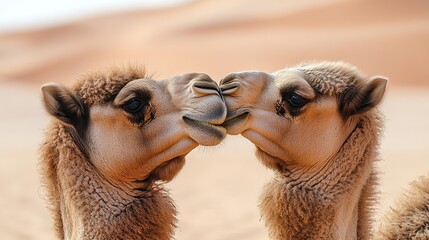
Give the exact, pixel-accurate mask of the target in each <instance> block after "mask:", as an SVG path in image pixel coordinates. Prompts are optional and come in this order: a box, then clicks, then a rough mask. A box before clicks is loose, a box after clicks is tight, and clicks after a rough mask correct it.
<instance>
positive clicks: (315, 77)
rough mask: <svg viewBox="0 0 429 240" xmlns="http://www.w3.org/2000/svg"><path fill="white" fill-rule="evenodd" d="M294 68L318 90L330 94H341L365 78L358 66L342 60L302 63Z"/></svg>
mask: <svg viewBox="0 0 429 240" xmlns="http://www.w3.org/2000/svg"><path fill="white" fill-rule="evenodd" d="M294 69H296V70H299V71H301V72H302V73H303V74H304V78H305V80H306V81H307V82H308V83H309V84H310V85H311V87H312V88H313V89H314V90H315V91H316V92H318V93H320V94H323V95H328V96H331V95H339V94H341V93H342V92H344V91H345V90H346V89H348V88H350V87H352V86H354V85H356V84H357V83H358V82H360V81H363V79H364V76H363V74H362V73H361V72H359V70H357V68H355V67H354V66H351V65H349V64H346V63H342V62H322V63H317V64H308V65H301V66H298V67H296V68H294Z"/></svg>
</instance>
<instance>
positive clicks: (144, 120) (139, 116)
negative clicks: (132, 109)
mask: <svg viewBox="0 0 429 240" xmlns="http://www.w3.org/2000/svg"><path fill="white" fill-rule="evenodd" d="M155 114H156V109H155V108H154V107H153V106H152V105H150V104H149V105H147V106H146V107H145V109H144V111H141V112H138V113H136V114H131V115H130V120H131V122H133V123H134V124H136V125H137V126H139V127H142V126H144V125H146V124H148V123H150V122H151V121H153V120H154V119H155V118H156V116H155Z"/></svg>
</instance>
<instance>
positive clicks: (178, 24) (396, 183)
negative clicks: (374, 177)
mask: <svg viewBox="0 0 429 240" xmlns="http://www.w3.org/2000/svg"><path fill="white" fill-rule="evenodd" d="M313 60H344V61H347V62H350V63H352V64H354V65H356V66H358V67H359V68H360V69H362V70H363V71H364V72H366V73H368V74H369V75H376V74H378V75H384V76H387V77H388V78H389V79H390V82H389V85H388V92H387V97H386V99H385V100H384V102H383V104H382V107H381V108H382V111H383V112H384V114H385V119H386V130H385V134H384V137H383V142H382V146H381V153H382V160H381V161H380V162H379V164H378V165H379V168H380V171H381V172H382V175H381V182H380V188H379V189H380V193H381V194H380V204H379V211H378V212H377V217H378V218H379V217H380V216H381V215H382V213H383V212H384V211H386V210H387V209H388V208H389V206H390V205H391V204H392V203H393V202H394V201H395V199H397V198H398V196H400V194H401V192H402V191H403V190H404V189H405V188H406V187H407V185H408V183H409V182H410V181H412V180H413V179H415V178H416V177H418V176H420V175H423V174H426V173H429V138H428V136H429V124H428V123H429V68H428V67H427V64H428V62H429V3H428V2H427V1H399V0H393V1H387V0H380V1H357V0H348V1H339V0H326V1H322V0H317V1H309V0H304V1H291V0H290V1H272V2H271V3H268V2H267V1H262V0H240V1H227V0H217V1H214V0H211V1H196V2H190V3H186V4H184V5H181V6H176V7H172V8H164V9H157V10H139V11H134V12H126V13H118V14H110V15H105V16H97V17H93V18H89V19H82V20H80V21H78V22H72V23H68V24H64V25H60V26H56V27H51V28H48V29H40V30H32V31H26V32H15V33H8V34H3V35H0V101H1V102H2V110H1V111H0V189H1V190H2V193H1V195H0V206H1V210H0V213H1V215H0V239H54V235H53V232H52V229H51V220H50V215H49V211H48V209H47V207H46V202H45V196H44V191H43V188H42V187H41V184H40V180H39V175H38V167H37V161H38V154H37V149H38V145H39V143H40V142H41V138H42V133H43V129H44V127H46V125H47V124H48V122H49V120H50V119H49V117H48V116H47V114H45V113H44V110H43V108H42V105H41V101H40V93H39V87H40V85H41V84H43V83H45V82H59V83H63V84H67V85H70V84H71V83H72V82H73V81H74V80H75V79H77V78H78V77H79V76H80V75H82V74H84V73H86V72H87V71H91V70H96V69H99V68H103V67H108V66H111V65H126V64H129V63H132V64H144V65H145V66H146V68H147V69H148V71H149V72H151V73H153V74H154V77H155V78H159V79H161V78H165V77H168V76H172V75H175V74H178V73H182V72H195V71H197V72H205V73H208V74H209V75H211V76H212V77H213V79H216V80H217V81H219V80H220V79H221V78H222V77H223V76H225V75H226V74H227V73H229V72H233V71H241V70H248V69H256V70H261V71H266V72H271V71H275V70H277V69H280V68H283V67H285V66H290V65H294V64H298V63H300V62H303V61H313ZM253 148H254V147H253V146H252V144H251V143H249V142H248V141H246V140H245V139H244V138H242V137H240V136H233V137H228V138H227V139H226V140H225V141H224V142H223V143H222V144H221V145H219V146H216V147H200V148H197V149H195V150H194V151H193V152H191V154H190V155H189V156H188V157H187V164H186V166H185V167H184V169H183V171H182V172H181V173H180V174H179V176H178V177H177V178H176V179H174V180H173V181H172V182H171V183H169V184H167V187H168V188H169V189H170V190H171V194H172V196H173V198H174V199H175V202H176V205H177V208H178V210H179V212H180V214H179V216H178V218H179V224H178V228H177V230H176V239H179V240H181V239H209V240H211V239H222V240H223V239H225V240H226V239H250V240H252V239H255V240H256V239H267V238H268V237H267V232H266V230H265V228H264V224H263V222H262V221H261V220H260V214H259V211H258V207H257V204H258V195H259V193H260V191H261V189H262V187H263V185H264V184H265V183H266V182H267V181H268V179H270V177H271V176H272V173H271V172H270V171H269V170H267V169H265V167H263V166H262V164H260V163H259V162H258V160H257V159H256V158H255V157H254V155H253V151H254V149H253Z"/></svg>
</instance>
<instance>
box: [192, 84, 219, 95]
mask: <svg viewBox="0 0 429 240" xmlns="http://www.w3.org/2000/svg"><path fill="white" fill-rule="evenodd" d="M192 91H193V92H194V93H199V94H203V95H208V94H216V95H219V96H221V93H220V90H219V87H218V86H217V84H216V83H215V82H209V81H196V82H195V83H193V84H192Z"/></svg>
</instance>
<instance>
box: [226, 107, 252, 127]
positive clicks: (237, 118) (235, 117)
mask: <svg viewBox="0 0 429 240" xmlns="http://www.w3.org/2000/svg"><path fill="white" fill-rule="evenodd" d="M249 115H250V112H248V111H245V112H238V113H235V114H234V113H233V114H232V115H231V116H229V117H227V119H226V120H225V122H223V124H222V126H224V127H225V128H231V127H232V126H234V125H237V124H240V123H242V122H245V121H246V120H247V118H248V117H249Z"/></svg>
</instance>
